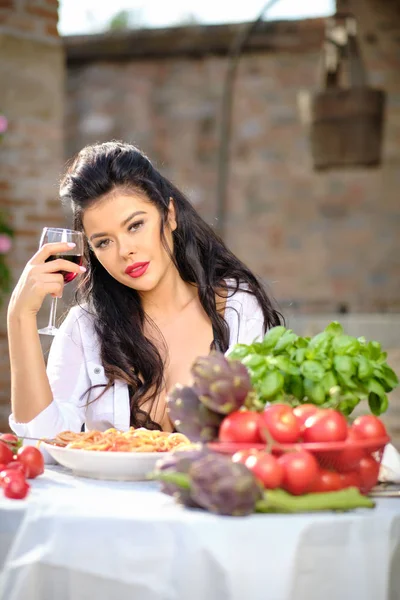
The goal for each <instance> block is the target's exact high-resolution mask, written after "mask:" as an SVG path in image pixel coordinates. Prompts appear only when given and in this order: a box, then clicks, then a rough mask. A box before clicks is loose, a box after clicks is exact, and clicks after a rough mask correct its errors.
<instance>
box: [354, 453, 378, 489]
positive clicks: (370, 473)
mask: <svg viewBox="0 0 400 600" xmlns="http://www.w3.org/2000/svg"><path fill="white" fill-rule="evenodd" d="M358 474H359V476H360V480H361V488H360V489H361V491H362V493H363V494H367V493H368V492H369V491H370V490H371V489H372V488H373V487H374V485H376V483H377V481H378V475H379V463H377V462H376V460H375V459H374V458H372V456H364V457H363V458H362V459H361V460H360V462H359V465H358Z"/></svg>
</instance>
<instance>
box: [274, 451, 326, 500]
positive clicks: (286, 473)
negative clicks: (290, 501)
mask: <svg viewBox="0 0 400 600" xmlns="http://www.w3.org/2000/svg"><path fill="white" fill-rule="evenodd" d="M278 462H279V463H280V464H281V465H282V467H283V481H282V487H283V489H284V490H286V491H287V492H289V493H290V494H294V495H295V496H298V495H300V494H305V493H307V492H308V491H309V489H310V488H311V486H312V484H313V482H314V480H315V479H316V477H317V475H318V470H319V469H318V463H317V461H316V459H315V458H314V456H313V455H312V454H311V453H310V452H307V451H306V450H299V451H296V452H287V453H286V454H283V455H282V456H280V457H279V458H278Z"/></svg>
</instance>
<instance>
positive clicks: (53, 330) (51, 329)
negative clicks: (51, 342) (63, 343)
mask: <svg viewBox="0 0 400 600" xmlns="http://www.w3.org/2000/svg"><path fill="white" fill-rule="evenodd" d="M57 331H58V329H57V327H44V328H43V329H38V333H39V334H41V335H56V333H57Z"/></svg>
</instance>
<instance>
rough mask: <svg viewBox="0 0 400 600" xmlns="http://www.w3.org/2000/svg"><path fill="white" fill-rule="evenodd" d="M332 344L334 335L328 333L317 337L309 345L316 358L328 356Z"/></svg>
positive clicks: (324, 332)
mask: <svg viewBox="0 0 400 600" xmlns="http://www.w3.org/2000/svg"><path fill="white" fill-rule="evenodd" d="M331 344H332V335H331V334H330V333H328V332H326V331H323V332H322V333H319V334H318V335H315V336H314V337H313V339H312V340H311V341H310V343H309V344H308V348H309V350H312V351H313V355H314V356H315V357H318V356H320V355H321V354H327V353H328V351H329V350H330V347H331Z"/></svg>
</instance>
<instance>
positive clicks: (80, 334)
mask: <svg viewBox="0 0 400 600" xmlns="http://www.w3.org/2000/svg"><path fill="white" fill-rule="evenodd" d="M227 283H228V286H229V284H230V283H231V281H230V280H227ZM244 289H246V288H245V287H242V288H241V289H239V290H238V291H237V292H236V293H235V294H234V295H233V296H231V297H230V298H229V297H228V298H227V301H226V307H225V320H226V322H227V324H228V326H229V332H230V334H229V348H230V347H232V346H233V345H234V344H236V343H244V344H250V343H252V342H253V341H254V340H256V339H259V338H261V337H262V336H263V325H264V318H263V314H262V311H261V308H260V306H259V304H258V302H257V299H256V298H255V297H254V296H253V295H252V294H249V293H246V292H245V291H244ZM47 376H48V378H49V383H50V387H51V390H52V392H53V401H52V402H51V404H49V406H48V407H47V408H45V409H44V410H43V411H42V412H40V413H39V414H38V415H37V416H36V417H35V418H34V419H32V421H30V422H29V423H17V422H16V421H15V420H14V418H13V415H10V418H9V423H10V427H11V429H12V430H13V431H14V432H15V433H16V434H17V435H19V436H29V437H35V438H40V437H54V436H55V435H57V433H60V432H61V431H66V430H70V431H80V430H81V427H82V424H83V423H85V428H86V429H87V430H90V429H96V430H99V431H104V430H105V429H108V428H109V427H115V428H116V429H119V430H127V429H129V424H130V406H129V393H128V386H127V384H126V383H125V382H123V381H118V380H117V381H115V384H114V385H113V386H112V387H110V389H108V390H107V392H105V393H104V394H103V395H102V396H101V397H100V398H99V399H98V400H94V401H93V402H89V403H88V396H87V394H85V392H86V391H87V390H88V389H89V388H90V387H91V386H94V385H101V386H104V384H107V381H108V380H107V377H106V375H105V373H104V368H103V366H102V364H101V360H100V345H99V340H98V338H97V336H96V334H95V331H94V328H93V319H92V317H91V316H90V315H88V314H87V313H86V312H85V310H84V309H83V308H81V307H79V306H75V307H73V308H72V309H71V310H70V311H69V313H68V315H67V317H66V319H65V321H64V322H63V323H62V325H61V327H60V330H59V331H58V332H57V334H56V335H55V337H54V340H53V343H52V346H51V350H50V353H49V358H48V363H47ZM101 391H102V388H97V389H95V390H93V393H94V394H95V395H93V396H92V397H91V398H95V397H96V395H97V394H98V393H100V392H101Z"/></svg>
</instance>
